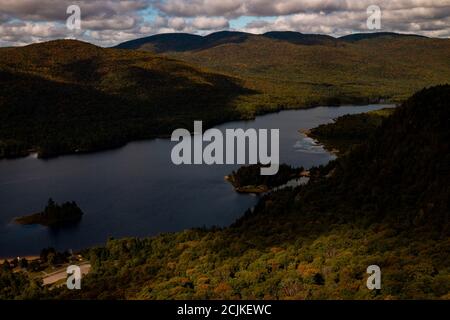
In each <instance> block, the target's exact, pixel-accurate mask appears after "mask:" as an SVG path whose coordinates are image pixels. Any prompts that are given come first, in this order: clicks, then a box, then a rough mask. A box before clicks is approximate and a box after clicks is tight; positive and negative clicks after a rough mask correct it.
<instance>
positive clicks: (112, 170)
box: [0, 105, 385, 257]
mask: <svg viewBox="0 0 450 320" xmlns="http://www.w3.org/2000/svg"><path fill="white" fill-rule="evenodd" d="M382 107H385V106H380V105H370V106H362V107H350V106H349V107H345V106H344V107H319V108H314V109H308V110H293V111H283V112H280V113H275V114H268V115H264V116H260V117H257V118H256V119H255V120H254V121H245V122H244V121H238V122H230V123H226V124H224V125H221V126H218V127H217V128H219V129H221V130H223V129H227V128H243V129H247V128H257V129H280V162H281V163H288V164H291V165H295V166H303V167H305V168H309V167H311V166H314V165H320V164H325V163H327V162H328V161H330V160H331V159H333V155H331V154H330V153H328V152H327V151H326V150H324V149H323V148H322V147H321V146H319V145H316V144H315V143H314V141H312V140H311V139H309V138H306V137H305V136H304V135H303V134H301V133H299V131H298V130H299V129H308V128H312V127H316V126H317V125H319V124H323V123H328V122H330V121H332V119H333V118H336V117H338V116H341V115H344V114H354V113H361V112H366V111H370V110H375V109H380V108H382ZM174 145H175V143H173V142H171V141H170V140H167V139H156V140H151V141H143V142H134V143H130V144H128V145H127V146H125V147H123V148H120V149H117V150H112V151H106V152H99V153H93V154H85V155H71V156H63V157H59V158H55V159H51V160H40V159H36V158H34V157H32V156H30V157H27V158H23V159H17V160H1V161H0V257H2V256H17V255H25V254H35V253H39V251H40V250H41V249H42V248H44V247H49V246H52V247H55V248H57V249H59V250H65V249H80V248H83V247H87V246H92V245H95V244H102V243H104V242H105V241H106V240H107V239H108V238H109V237H115V238H118V237H126V236H139V237H141V236H149V235H155V234H158V233H161V232H170V231H179V230H183V229H186V228H191V227H201V226H213V225H216V226H226V225H229V224H231V223H232V222H233V221H235V220H236V219H237V218H238V217H239V216H241V215H242V214H243V213H244V212H245V210H246V209H248V208H250V207H252V206H253V205H254V204H255V203H256V202H257V200H258V198H257V196H253V195H240V194H237V193H236V192H234V191H233V188H232V187H231V186H230V185H229V184H228V183H227V182H225V181H224V176H225V175H227V174H229V173H230V172H231V171H232V170H234V169H236V168H237V167H238V166H232V165H213V166H207V165H196V166H194V165H190V166H189V165H181V166H175V165H173V164H172V162H171V158H170V153H171V150H172V147H173V146H174ZM49 197H52V198H53V199H54V200H56V201H57V202H65V201H76V202H77V204H78V205H79V206H80V207H81V209H82V210H83V211H84V213H85V214H84V216H83V219H82V221H81V222H80V223H79V224H77V225H75V226H72V227H68V228H64V229H59V230H53V229H49V228H46V227H43V226H39V225H33V226H20V225H16V224H14V223H11V221H12V220H13V218H14V217H17V216H22V215H26V214H30V213H33V212H37V211H40V210H42V209H43V208H44V207H45V205H46V202H47V200H48V198H49Z"/></svg>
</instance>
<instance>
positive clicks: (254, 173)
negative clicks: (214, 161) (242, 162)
mask: <svg viewBox="0 0 450 320" xmlns="http://www.w3.org/2000/svg"><path fill="white" fill-rule="evenodd" d="M261 167H262V165H260V164H254V165H249V166H243V167H240V168H239V169H238V170H237V171H233V172H232V173H231V174H230V175H228V176H225V180H227V181H228V182H230V183H231V184H232V185H233V187H234V189H235V190H236V192H239V193H265V192H268V191H270V190H271V189H273V188H276V187H279V186H281V185H284V184H286V183H287V182H288V181H289V180H292V179H295V178H300V177H301V176H302V173H303V172H304V170H303V168H292V167H291V166H288V165H286V164H281V165H280V167H279V170H278V173H277V174H275V175H273V176H263V175H261V173H260V169H261Z"/></svg>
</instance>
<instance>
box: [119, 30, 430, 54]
mask: <svg viewBox="0 0 450 320" xmlns="http://www.w3.org/2000/svg"><path fill="white" fill-rule="evenodd" d="M403 37H422V36H419V35H410V34H399V33H393V32H373V33H356V34H350V35H347V36H343V37H340V38H334V37H332V36H328V35H323V34H305V33H300V32H295V31H270V32H266V33H264V34H251V33H245V32H238V31H219V32H215V33H211V34H209V35H206V36H199V35H194V34H189V33H165V34H157V35H153V36H149V37H145V38H139V39H135V40H131V41H126V42H123V43H121V44H119V45H117V46H115V48H118V49H140V50H147V51H152V52H155V53H167V52H186V51H195V50H205V49H210V48H213V47H215V46H220V45H224V44H233V43H234V44H237V43H242V42H245V41H247V40H249V39H258V38H259V39H264V38H268V39H273V40H279V41H284V42H289V43H292V44H298V45H337V44H339V43H342V42H356V41H360V40H365V39H376V38H403ZM422 38H424V37H422Z"/></svg>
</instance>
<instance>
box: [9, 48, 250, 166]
mask: <svg viewBox="0 0 450 320" xmlns="http://www.w3.org/2000/svg"><path fill="white" fill-rule="evenodd" d="M0 75H1V76H0V158H1V157H12V156H18V155H24V154H27V153H28V152H29V151H30V149H31V150H35V151H37V152H38V153H39V155H40V156H43V157H45V156H51V155H57V154H61V153H66V152H84V151H92V150H98V149H102V148H109V147H114V146H120V145H122V144H124V143H126V142H128V141H130V140H134V139H141V138H149V137H154V136H156V135H160V134H164V135H165V134H169V133H170V132H171V131H172V130H173V129H175V128H177V127H190V126H192V121H193V119H194V118H195V119H197V118H202V119H204V121H206V122H207V123H209V122H211V123H216V122H218V121H223V120H226V119H229V118H234V117H236V115H235V111H234V110H233V107H232V106H231V101H232V100H233V99H234V97H236V96H237V95H240V94H244V93H245V92H246V90H244V89H243V88H242V87H241V85H240V84H239V81H238V80H236V79H234V78H231V77H227V76H223V75H220V74H215V73H211V72H207V71H204V70H202V69H200V68H197V67H193V66H191V65H189V64H187V63H185V62H179V61H175V60H173V59H170V58H164V57H159V56H156V55H154V54H152V53H147V52H138V51H125V50H117V49H104V48H99V47H96V46H94V45H91V44H87V43H83V42H79V41H73V40H59V41H52V42H47V43H42V44H34V45H29V46H26V47H20V48H2V49H0Z"/></svg>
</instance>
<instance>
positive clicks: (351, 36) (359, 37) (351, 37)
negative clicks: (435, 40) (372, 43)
mask: <svg viewBox="0 0 450 320" xmlns="http://www.w3.org/2000/svg"><path fill="white" fill-rule="evenodd" d="M407 37H417V38H426V37H424V36H420V35H416V34H402V33H395V32H372V33H354V34H349V35H346V36H343V37H340V38H339V40H344V41H350V42H355V41H360V40H367V39H376V38H394V39H395V38H407Z"/></svg>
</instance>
